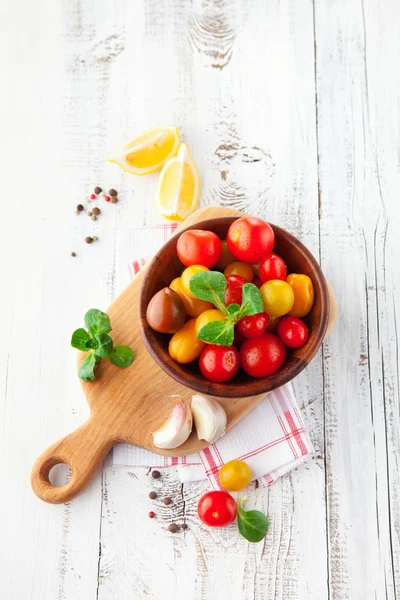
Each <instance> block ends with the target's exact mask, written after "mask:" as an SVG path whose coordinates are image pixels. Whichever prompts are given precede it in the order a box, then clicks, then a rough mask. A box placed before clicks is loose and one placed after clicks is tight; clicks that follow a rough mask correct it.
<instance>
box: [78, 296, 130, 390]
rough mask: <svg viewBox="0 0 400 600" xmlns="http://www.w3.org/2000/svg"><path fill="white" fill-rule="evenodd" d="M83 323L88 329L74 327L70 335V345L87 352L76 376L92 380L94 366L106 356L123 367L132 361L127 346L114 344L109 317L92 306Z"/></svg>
mask: <svg viewBox="0 0 400 600" xmlns="http://www.w3.org/2000/svg"><path fill="white" fill-rule="evenodd" d="M85 325H86V327H87V329H88V330H89V331H86V329H83V328H80V329H76V330H75V331H74V333H73V334H72V337H71V346H72V347H73V348H76V349H77V350H81V351H82V352H89V354H88V355H87V356H86V358H85V360H84V361H83V362H82V364H81V366H80V367H79V370H78V376H79V377H80V378H81V379H83V381H93V379H94V378H95V374H94V368H95V366H96V365H97V364H99V362H100V361H101V359H102V358H108V359H109V361H110V362H112V364H113V365H115V366H116V367H120V368H121V369H124V368H125V367H129V365H131V364H132V363H133V359H134V354H133V350H131V348H128V346H114V345H113V341H112V338H111V337H110V336H109V335H108V334H109V333H110V332H111V331H112V328H111V323H110V317H109V316H108V315H107V314H106V313H103V312H101V310H97V309H96V308H92V309H90V310H88V312H87V313H86V315H85Z"/></svg>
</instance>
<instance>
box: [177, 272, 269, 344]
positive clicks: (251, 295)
mask: <svg viewBox="0 0 400 600" xmlns="http://www.w3.org/2000/svg"><path fill="white" fill-rule="evenodd" d="M189 287H190V291H191V292H192V294H193V295H194V296H196V298H199V299H200V300H206V301H207V302H212V303H213V304H214V306H216V308H218V310H219V311H220V312H221V313H222V314H223V315H224V317H225V318H224V320H223V321H212V322H211V323H207V325H205V326H204V327H202V328H201V329H200V331H199V333H198V334H197V338H198V339H199V340H202V341H203V342H207V343H209V344H216V345H217V346H232V344H233V338H234V336H235V324H236V323H237V322H238V321H240V319H242V318H243V317H245V316H250V315H257V314H258V313H261V312H264V304H263V301H262V298H261V294H260V290H259V289H258V287H257V286H255V285H254V284H253V283H245V284H244V286H243V288H242V305H241V306H239V304H231V305H230V306H226V304H225V300H224V296H225V291H226V288H227V281H226V278H225V276H224V275H223V274H222V273H219V272H218V271H206V272H204V273H196V275H193V277H192V278H191V279H190V282H189Z"/></svg>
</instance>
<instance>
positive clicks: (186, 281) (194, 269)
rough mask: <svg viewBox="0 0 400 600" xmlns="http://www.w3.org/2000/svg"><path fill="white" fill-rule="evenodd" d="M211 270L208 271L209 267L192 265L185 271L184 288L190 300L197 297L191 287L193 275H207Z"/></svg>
mask: <svg viewBox="0 0 400 600" xmlns="http://www.w3.org/2000/svg"><path fill="white" fill-rule="evenodd" d="M209 270H210V269H207V267H203V265H192V266H191V267H187V268H186V269H185V270H184V271H183V273H182V275H181V282H182V288H183V291H184V292H185V294H186V295H187V296H189V298H196V296H195V295H194V294H192V292H191V291H190V287H189V284H190V280H191V279H192V277H193V275H196V274H197V273H205V272H206V271H209Z"/></svg>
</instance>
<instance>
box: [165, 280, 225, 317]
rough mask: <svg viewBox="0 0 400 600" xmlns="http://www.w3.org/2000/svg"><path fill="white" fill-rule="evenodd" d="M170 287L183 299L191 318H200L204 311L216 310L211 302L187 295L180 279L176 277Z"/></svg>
mask: <svg viewBox="0 0 400 600" xmlns="http://www.w3.org/2000/svg"><path fill="white" fill-rule="evenodd" d="M169 287H170V288H171V290H174V292H176V293H177V294H179V296H180V297H181V298H182V302H183V306H184V308H185V312H186V314H187V315H189V317H198V316H199V315H201V313H203V312H204V311H206V310H210V309H211V308H214V304H211V302H206V301H205V300H200V299H199V298H190V297H189V296H188V295H187V294H185V292H184V291H183V287H182V280H181V278H180V277H176V278H175V279H174V280H173V281H171V283H170V285H169Z"/></svg>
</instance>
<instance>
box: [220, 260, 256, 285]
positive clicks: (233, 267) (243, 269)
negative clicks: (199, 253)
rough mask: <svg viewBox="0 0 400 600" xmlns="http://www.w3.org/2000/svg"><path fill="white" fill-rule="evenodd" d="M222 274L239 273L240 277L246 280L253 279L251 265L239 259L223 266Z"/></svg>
mask: <svg viewBox="0 0 400 600" xmlns="http://www.w3.org/2000/svg"><path fill="white" fill-rule="evenodd" d="M224 275H225V277H226V276H227V275H240V276H241V277H244V279H245V280H246V281H248V282H250V281H253V279H254V271H253V268H252V266H251V265H249V264H247V263H242V262H239V261H235V262H233V263H230V265H228V266H227V267H225V269H224Z"/></svg>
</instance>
